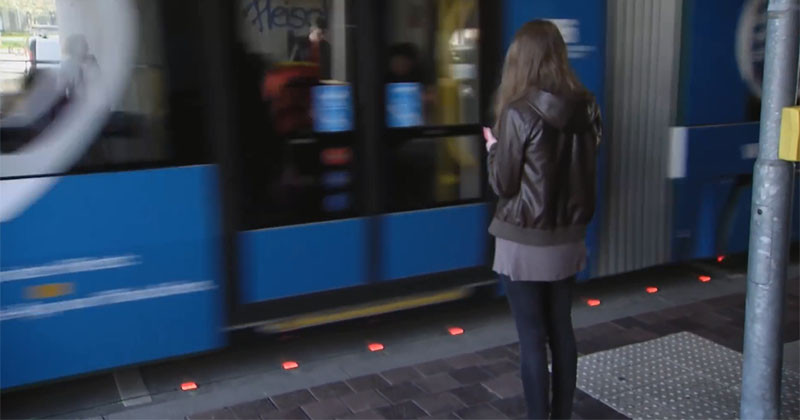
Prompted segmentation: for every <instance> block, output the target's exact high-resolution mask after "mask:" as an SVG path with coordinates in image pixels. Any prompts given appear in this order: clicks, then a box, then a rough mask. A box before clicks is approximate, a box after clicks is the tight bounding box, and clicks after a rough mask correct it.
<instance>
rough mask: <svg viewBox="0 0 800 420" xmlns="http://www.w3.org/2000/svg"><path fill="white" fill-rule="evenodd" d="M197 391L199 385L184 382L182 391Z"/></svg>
mask: <svg viewBox="0 0 800 420" xmlns="http://www.w3.org/2000/svg"><path fill="white" fill-rule="evenodd" d="M195 389H197V384H196V383H194V382H184V383H182V384H181V391H194V390H195Z"/></svg>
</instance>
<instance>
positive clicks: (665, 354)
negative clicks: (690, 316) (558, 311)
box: [578, 332, 800, 419]
mask: <svg viewBox="0 0 800 420" xmlns="http://www.w3.org/2000/svg"><path fill="white" fill-rule="evenodd" d="M741 364H742V355H741V354H740V353H738V352H736V351H733V350H731V349H729V348H727V347H725V346H722V345H719V344H716V343H714V342H713V341H710V340H707V339H705V338H702V337H700V336H697V335H695V334H692V333H688V332H682V333H678V334H673V335H669V336H666V337H662V338H658V339H655V340H651V341H646V342H644V343H638V344H633V345H630V346H625V347H621V348H619V349H613V350H608V351H604V352H601V353H595V354H591V355H587V356H583V357H581V358H580V359H579V360H578V387H579V388H580V389H582V390H583V391H584V392H586V393H587V394H589V395H591V396H592V397H594V398H596V399H598V400H600V401H603V402H604V403H606V404H607V405H609V406H610V407H611V408H613V409H615V410H617V411H618V412H620V413H622V414H624V415H626V416H628V417H630V418H633V419H656V418H658V419H728V418H736V417H738V412H739V397H740V394H741V391H740V386H739V384H740V383H741ZM782 385H783V386H782V395H783V398H782V418H792V419H795V418H798V414H800V374H797V373H796V372H794V371H789V370H787V371H784V374H783V384H782Z"/></svg>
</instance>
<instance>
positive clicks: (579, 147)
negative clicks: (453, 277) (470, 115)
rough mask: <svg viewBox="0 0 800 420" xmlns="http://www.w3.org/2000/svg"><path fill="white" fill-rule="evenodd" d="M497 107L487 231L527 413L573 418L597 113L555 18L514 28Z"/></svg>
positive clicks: (591, 211)
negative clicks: (577, 313)
mask: <svg viewBox="0 0 800 420" xmlns="http://www.w3.org/2000/svg"><path fill="white" fill-rule="evenodd" d="M495 115H496V116H497V123H496V125H495V127H494V133H495V134H496V138H495V136H494V134H493V133H492V130H489V129H488V128H487V129H485V130H484V135H485V137H486V141H487V148H488V150H489V159H488V165H489V171H488V172H489V182H490V184H491V186H492V188H493V189H494V191H495V193H497V195H498V196H499V197H500V199H499V202H498V204H497V210H496V211H495V215H494V219H493V220H492V223H491V226H490V227H489V232H490V233H491V234H492V235H494V236H495V238H496V239H495V240H496V247H495V258H494V270H495V271H496V272H497V273H498V274H499V275H500V278H501V281H502V282H503V283H504V286H505V288H506V292H507V296H508V300H509V303H510V305H511V310H512V312H513V314H514V320H515V322H516V325H517V333H518V334H519V341H520V356H521V365H522V366H521V369H522V383H523V387H524V391H525V401H526V403H527V405H528V415H529V418H532V419H542V418H547V417H548V414H549V417H551V418H554V419H556V418H559V419H560V418H569V417H570V416H571V414H572V399H573V395H574V393H575V377H576V369H577V367H576V366H577V350H576V347H575V335H574V333H573V329H572V317H571V308H572V287H573V282H574V277H575V275H576V274H577V273H578V272H580V271H581V270H583V268H584V266H585V260H586V247H585V244H584V239H585V235H586V226H587V225H588V223H589V221H590V220H591V219H592V216H593V214H594V205H595V151H596V149H597V145H598V143H599V141H600V137H601V122H600V112H599V108H598V106H597V104H596V103H595V101H594V99H593V98H592V96H591V94H590V93H589V92H588V91H587V90H586V89H585V88H584V87H583V85H582V84H581V83H580V81H579V80H578V78H577V77H576V76H575V73H574V72H573V70H572V68H571V67H570V64H569V61H568V60H567V49H566V45H565V44H564V40H563V38H562V37H561V34H560V32H559V30H558V28H557V27H556V26H555V25H554V24H553V23H551V22H549V21H543V20H536V21H532V22H528V23H526V24H525V25H524V26H523V27H522V28H521V29H520V30H519V31H518V32H517V34H516V35H515V37H514V40H513V42H512V43H511V46H510V47H509V50H508V53H507V54H506V58H505V64H504V67H503V76H502V80H501V82H500V87H499V89H498V91H497V96H496V103H495ZM548 343H549V346H550V351H551V353H552V359H553V360H552V373H553V374H552V403H551V404H549V406H548V393H549V392H548V391H549V390H550V381H549V379H550V378H549V374H548V368H547V348H546V346H547V345H548Z"/></svg>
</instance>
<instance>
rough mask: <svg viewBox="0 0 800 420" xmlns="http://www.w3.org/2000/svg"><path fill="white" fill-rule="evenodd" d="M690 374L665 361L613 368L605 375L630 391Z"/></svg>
mask: <svg viewBox="0 0 800 420" xmlns="http://www.w3.org/2000/svg"><path fill="white" fill-rule="evenodd" d="M689 373H690V372H689V371H687V370H685V369H683V368H682V367H680V366H677V365H675V364H674V363H672V362H670V361H668V360H665V359H661V360H656V361H652V362H647V363H641V364H638V365H629V366H620V367H613V368H611V369H608V370H606V371H605V372H604V374H606V375H609V376H611V377H612V378H616V379H617V380H618V381H619V383H621V384H622V385H624V386H625V387H626V388H629V389H638V388H641V387H644V386H646V385H650V384H653V383H659V382H663V381H666V380H669V379H672V378H675V377H678V376H683V375H687V374H689Z"/></svg>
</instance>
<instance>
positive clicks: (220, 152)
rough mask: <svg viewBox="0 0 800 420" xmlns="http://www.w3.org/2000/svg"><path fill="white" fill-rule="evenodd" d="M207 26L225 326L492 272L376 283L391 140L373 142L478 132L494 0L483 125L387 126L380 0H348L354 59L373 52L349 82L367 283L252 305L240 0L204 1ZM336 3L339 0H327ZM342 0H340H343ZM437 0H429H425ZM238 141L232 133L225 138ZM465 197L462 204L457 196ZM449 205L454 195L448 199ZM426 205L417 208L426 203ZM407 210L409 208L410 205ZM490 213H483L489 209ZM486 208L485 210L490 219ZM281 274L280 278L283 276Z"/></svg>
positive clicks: (484, 47)
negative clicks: (246, 285) (239, 85)
mask: <svg viewBox="0 0 800 420" xmlns="http://www.w3.org/2000/svg"><path fill="white" fill-rule="evenodd" d="M201 1H202V8H203V10H204V13H203V20H204V22H203V24H204V30H203V31H202V41H203V43H204V45H206V46H207V51H208V54H209V59H208V68H207V69H205V71H206V73H207V77H208V81H209V84H210V86H209V89H208V92H207V97H208V99H209V100H210V101H211V104H210V108H211V110H210V112H211V115H213V116H214V118H213V119H212V121H210V122H209V125H210V127H209V129H210V131H211V137H212V138H213V139H214V143H215V146H214V147H215V154H216V156H217V157H218V164H219V175H220V181H219V188H220V191H221V193H220V197H221V208H220V210H221V218H222V220H223V222H222V227H223V229H222V231H223V233H222V235H223V237H222V241H221V242H222V250H221V252H222V253H223V260H224V273H223V275H224V277H225V282H224V284H225V286H226V288H225V296H226V304H227V305H226V306H227V309H228V311H227V314H228V325H229V327H230V328H231V329H233V330H236V329H239V328H242V327H250V326H256V325H259V324H260V323H261V322H262V321H264V320H268V319H274V318H279V317H286V316H291V315H299V314H302V313H305V312H308V310H307V309H306V308H314V310H319V309H333V308H335V307H341V306H347V305H354V304H359V303H364V302H367V301H370V300H375V299H381V298H390V297H392V296H397V295H398V294H410V293H413V292H414V291H416V290H419V287H420V286H422V285H425V287H426V288H427V290H431V286H430V283H431V281H432V280H435V281H436V287H434V289H436V288H439V289H446V288H453V287H458V286H464V285H469V284H476V283H478V282H485V281H486V280H489V279H490V276H491V272H490V270H489V269H488V267H486V266H481V267H473V268H466V269H458V270H450V271H446V272H441V273H436V274H423V275H416V276H412V277H408V278H402V279H396V280H395V279H393V280H392V281H380V280H381V279H382V277H385V276H383V275H382V267H383V264H384V261H383V259H384V255H383V254H384V253H383V252H381V246H382V241H383V239H384V238H385V232H384V230H385V225H384V224H383V223H382V220H383V218H384V216H386V215H388V214H389V212H388V210H389V208H388V202H387V197H386V186H387V173H386V165H384V163H385V162H387V161H388V159H389V155H388V154H389V152H390V148H388V147H387V145H386V142H382V141H374V140H375V139H383V138H386V136H387V135H389V134H392V132H393V134H395V135H400V136H416V137H423V138H424V137H442V138H446V137H447V136H463V135H474V136H482V134H481V125H482V124H481V123H483V122H484V118H485V116H488V115H489V109H490V98H491V96H492V94H493V92H494V89H495V87H496V81H497V80H499V71H500V66H501V64H502V28H501V22H502V6H498V5H497V4H496V3H495V2H492V1H491V0H477V3H478V13H479V15H478V16H479V31H480V36H479V51H478V55H479V59H478V60H479V62H478V66H479V70H478V74H479V112H480V116H481V121H480V123H474V124H460V125H454V126H436V127H415V128H404V129H389V128H387V126H386V122H385V115H386V114H385V103H386V98H385V89H384V86H385V82H386V80H385V66H386V62H387V61H386V60H387V55H386V47H387V42H386V38H387V37H386V30H385V28H386V20H387V19H388V18H389V16H388V13H387V7H386V6H387V2H386V1H374V0H351V3H350V4H351V5H352V6H353V7H354V8H355V10H353V11H352V13H353V15H352V16H353V18H354V21H355V22H354V24H355V25H356V28H357V31H358V34H359V36H357V37H356V42H355V48H356V56H357V57H372V59H371V60H364V59H361V60H356V68H355V75H356V77H355V82H354V83H353V90H354V95H353V97H354V99H355V104H354V121H355V125H356V127H355V131H354V133H355V136H356V137H357V138H356V141H355V143H354V144H355V147H356V148H357V150H356V153H355V154H356V155H357V156H358V157H359V158H358V164H357V169H356V172H355V177H356V178H357V185H358V193H359V194H360V195H361V197H360V199H358V200H355V201H356V202H357V203H359V205H358V214H359V216H358V217H363V218H365V219H366V222H367V229H366V231H367V239H366V240H367V246H366V250H367V255H366V258H365V260H366V261H365V264H367V267H366V273H367V283H366V284H365V285H362V286H357V287H350V288H345V289H336V290H330V291H322V292H316V293H312V294H309V295H300V296H293V297H286V298H279V299H275V300H268V301H263V302H257V303H242V302H241V300H240V291H241V287H242V284H241V281H242V270H241V265H240V264H241V258H242V250H241V243H240V242H239V240H238V236H239V234H240V233H241V232H244V231H245V229H244V226H243V222H242V209H243V206H242V200H243V198H244V197H243V189H242V187H241V186H242V181H243V176H244V174H243V172H242V170H241V162H242V157H243V156H242V146H241V135H242V133H240V132H238V127H237V124H236V121H237V116H238V113H237V112H238V111H237V107H238V106H239V102H238V98H237V97H236V94H235V93H234V92H235V89H234V88H233V85H234V83H233V80H234V77H235V71H234V70H235V69H234V68H233V66H232V65H231V63H233V62H234V57H233V54H232V48H230V46H232V45H234V44H235V43H236V42H238V35H237V27H236V24H235V22H236V19H238V18H239V17H238V16H239V11H238V9H237V8H238V2H229V1H224V0H201ZM334 1H337V0H334ZM342 1H343V0H342ZM431 1H435V0H431ZM229 139H236V141H228V140H229ZM480 150H481V155H480V159H481V162H480V177H481V180H480V185H481V187H480V188H481V197H480V198H478V199H475V200H470V201H469V203H484V204H486V203H488V202H489V200H490V195H489V189H488V182H487V180H486V167H485V165H484V164H482V162H485V158H486V151H485V148H484V147H481V148H480ZM458 204H464V203H458ZM449 205H450V206H452V205H453V203H450V204H449ZM430 209H436V207H430V208H425V209H422V211H428V210H430ZM409 213H412V212H409ZM487 213H488V212H487ZM489 217H490V215H487V217H486V220H485V222H486V224H487V225H488V220H489ZM485 241H486V247H485V258H484V259H485V261H489V258H490V256H491V255H492V253H493V249H492V247H493V244H492V241H490V238H489V237H488V235H487V236H486V238H485ZM283 281H287V280H285V279H284V280H283Z"/></svg>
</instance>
